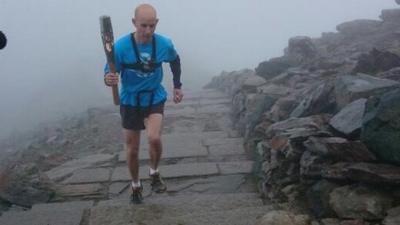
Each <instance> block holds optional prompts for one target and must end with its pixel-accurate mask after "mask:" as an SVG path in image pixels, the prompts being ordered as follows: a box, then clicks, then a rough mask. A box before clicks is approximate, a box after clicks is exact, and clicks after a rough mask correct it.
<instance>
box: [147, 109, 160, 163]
mask: <svg viewBox="0 0 400 225" xmlns="http://www.w3.org/2000/svg"><path fill="white" fill-rule="evenodd" d="M162 119H163V115H162V114H160V113H153V114H150V115H149V117H148V118H147V126H146V127H147V137H148V142H149V154H150V167H151V168H152V169H154V170H156V169H157V168H158V164H159V162H160V159H161V154H162V143H161V127H162Z"/></svg>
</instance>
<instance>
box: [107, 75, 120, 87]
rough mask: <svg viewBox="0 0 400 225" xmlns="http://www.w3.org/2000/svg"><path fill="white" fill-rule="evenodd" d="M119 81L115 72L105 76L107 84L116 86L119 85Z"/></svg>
mask: <svg viewBox="0 0 400 225" xmlns="http://www.w3.org/2000/svg"><path fill="white" fill-rule="evenodd" d="M118 82H119V78H118V75H117V74H115V73H107V74H106V76H105V77H104V83H105V84H106V85H107V86H114V85H117V84H118Z"/></svg>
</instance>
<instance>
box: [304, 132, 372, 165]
mask: <svg viewBox="0 0 400 225" xmlns="http://www.w3.org/2000/svg"><path fill="white" fill-rule="evenodd" d="M304 146H305V147H306V148H307V150H308V151H310V152H313V153H315V154H318V155H321V156H323V157H327V158H329V159H330V160H334V161H336V162H338V161H345V162H368V161H375V160H376V157H375V156H374V154H372V153H371V152H370V151H368V149H367V147H366V146H365V145H364V144H363V143H362V142H360V141H347V140H346V139H344V138H339V137H326V138H325V137H309V138H308V140H307V141H306V142H304Z"/></svg>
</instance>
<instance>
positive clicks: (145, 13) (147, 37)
mask: <svg viewBox="0 0 400 225" xmlns="http://www.w3.org/2000/svg"><path fill="white" fill-rule="evenodd" d="M132 23H133V25H134V26H135V28H136V32H135V39H136V40H137V41H139V42H144V43H145V42H150V41H151V38H152V36H153V34H154V31H155V29H156V26H157V23H158V19H157V12H156V10H155V9H154V7H153V6H151V5H149V4H142V5H139V6H138V7H136V9H135V15H134V17H133V18H132Z"/></svg>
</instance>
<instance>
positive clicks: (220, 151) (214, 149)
mask: <svg viewBox="0 0 400 225" xmlns="http://www.w3.org/2000/svg"><path fill="white" fill-rule="evenodd" d="M208 151H209V153H210V156H220V155H240V154H244V153H245V152H244V148H243V146H242V145H237V144H236V143H228V144H224V145H211V146H209V147H208Z"/></svg>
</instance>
